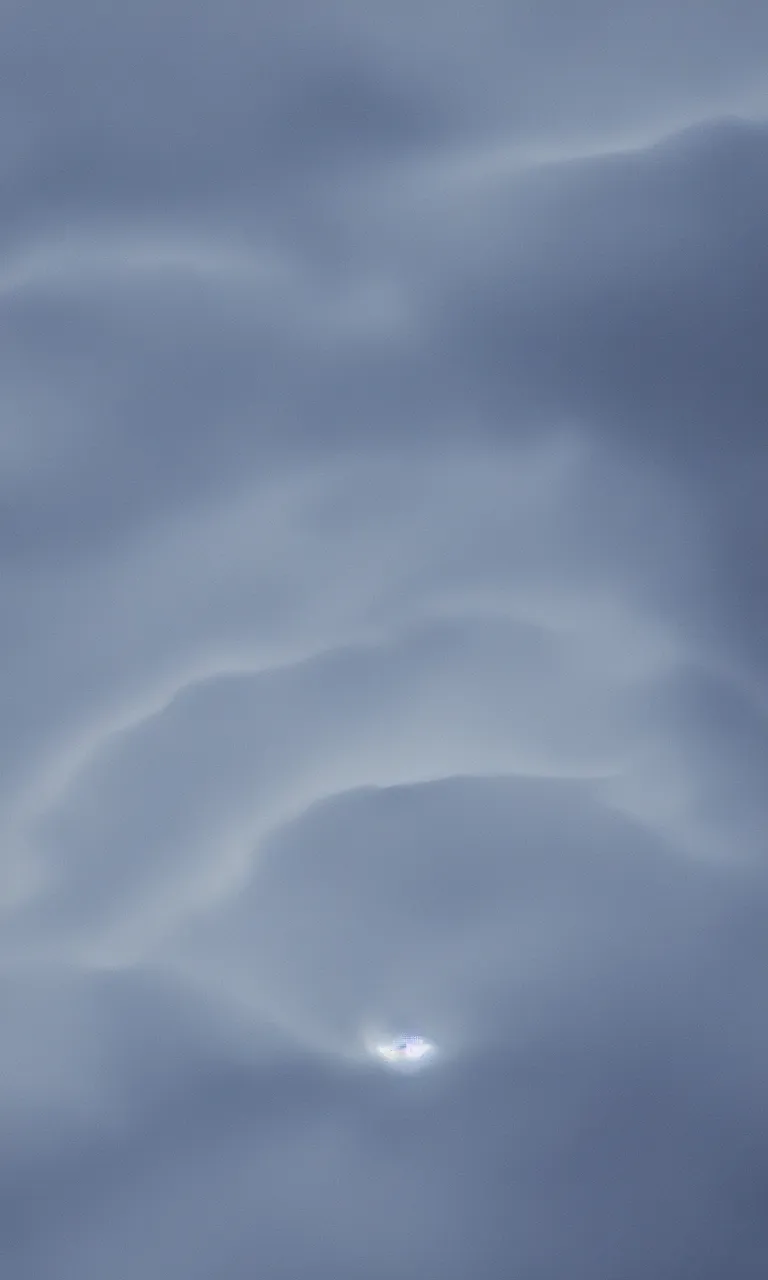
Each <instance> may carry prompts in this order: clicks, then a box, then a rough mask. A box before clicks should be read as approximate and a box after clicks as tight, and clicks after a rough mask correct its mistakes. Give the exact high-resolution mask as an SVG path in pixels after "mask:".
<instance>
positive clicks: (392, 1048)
mask: <svg viewBox="0 0 768 1280" xmlns="http://www.w3.org/2000/svg"><path fill="white" fill-rule="evenodd" d="M374 1049H375V1052H376V1053H377V1054H378V1056H379V1057H380V1058H383V1059H384V1061H385V1062H386V1063H387V1064H388V1065H389V1066H391V1067H398V1068H400V1069H403V1068H406V1069H408V1070H414V1069H416V1068H420V1067H424V1066H426V1065H427V1063H428V1062H429V1061H430V1060H431V1059H432V1058H433V1056H434V1053H435V1046H434V1045H433V1044H432V1042H431V1041H430V1040H426V1039H425V1038H424V1036H397V1037H396V1038H395V1039H394V1040H388V1041H385V1042H383V1043H381V1044H376V1045H375V1046H374Z"/></svg>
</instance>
